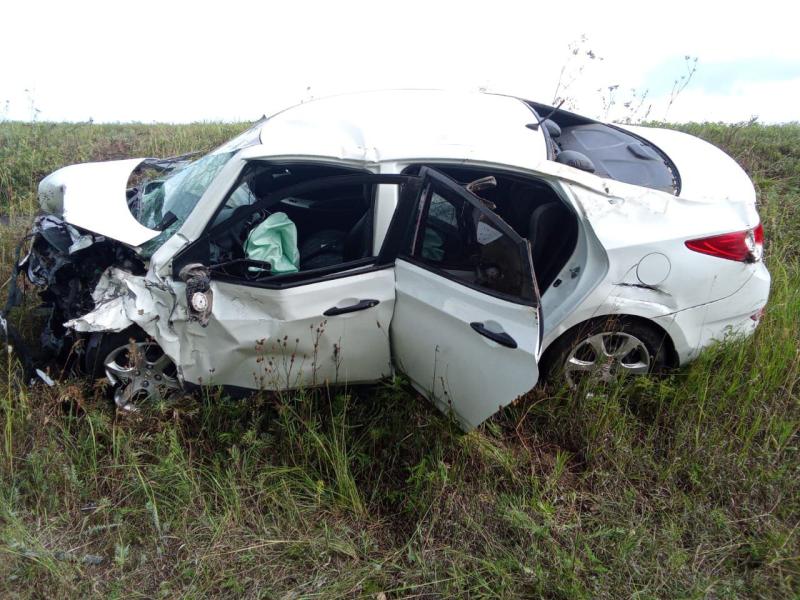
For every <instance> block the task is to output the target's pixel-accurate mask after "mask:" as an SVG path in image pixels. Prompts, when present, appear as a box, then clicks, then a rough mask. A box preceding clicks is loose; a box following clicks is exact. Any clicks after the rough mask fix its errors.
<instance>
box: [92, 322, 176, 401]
mask: <svg viewBox="0 0 800 600" xmlns="http://www.w3.org/2000/svg"><path fill="white" fill-rule="evenodd" d="M85 360H86V363H85V368H86V371H87V373H88V374H89V375H91V376H92V377H93V378H95V379H99V378H101V377H103V376H105V377H106V378H107V379H108V380H109V381H110V382H111V384H112V385H113V386H114V402H115V403H116V405H117V406H118V407H119V408H121V409H123V410H128V411H135V410H138V408H139V407H140V406H142V405H145V404H150V405H153V404H159V403H160V402H162V401H163V400H165V399H166V398H167V397H168V396H169V395H171V394H173V393H174V392H175V391H177V390H180V389H181V385H180V382H179V381H178V377H177V368H176V367H175V364H174V363H173V362H172V360H171V359H170V358H169V356H167V355H166V354H165V353H164V351H163V350H162V349H161V347H160V346H159V345H158V344H156V343H155V342H154V341H152V340H150V339H148V337H147V335H146V334H145V333H144V332H143V331H142V330H140V329H138V328H135V327H134V328H131V329H127V330H125V331H122V332H120V333H98V334H93V335H92V336H91V337H90V338H89V342H88V344H87V352H86V359H85Z"/></svg>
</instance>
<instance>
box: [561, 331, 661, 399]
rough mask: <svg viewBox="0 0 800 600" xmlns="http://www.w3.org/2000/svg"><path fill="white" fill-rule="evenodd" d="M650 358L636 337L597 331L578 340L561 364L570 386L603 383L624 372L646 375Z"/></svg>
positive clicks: (645, 348)
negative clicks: (592, 381) (584, 383)
mask: <svg viewBox="0 0 800 600" xmlns="http://www.w3.org/2000/svg"><path fill="white" fill-rule="evenodd" d="M651 365H652V357H651V356H650V352H649V351H648V350H647V346H646V345H645V344H644V342H643V341H642V340H640V339H639V338H637V337H635V336H633V335H630V334H629V333H622V332H618V331H615V332H605V333H598V334H595V335H592V336H589V337H587V338H586V339H584V340H582V341H580V342H579V343H578V344H577V345H576V346H575V347H574V348H573V349H572V351H571V352H570V353H569V355H568V356H567V360H566V361H565V363H564V377H565V378H566V380H567V383H568V384H569V386H570V387H573V388H574V387H577V386H578V385H579V384H580V383H581V382H582V381H585V380H587V379H589V380H592V379H594V380H599V381H601V382H604V383H608V382H611V381H614V380H615V379H617V378H618V377H620V376H625V375H646V374H647V373H648V372H649V371H650V367H651Z"/></svg>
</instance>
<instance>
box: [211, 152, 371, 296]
mask: <svg viewBox="0 0 800 600" xmlns="http://www.w3.org/2000/svg"><path fill="white" fill-rule="evenodd" d="M330 171H331V170H330V168H328V169H326V170H325V171H322V170H320V171H317V170H314V169H311V168H310V167H308V166H303V167H302V168H300V167H289V168H281V169H279V170H278V169H275V168H273V169H265V168H264V167H263V166H254V167H253V172H251V173H247V172H245V173H244V174H243V177H242V178H241V179H240V183H239V184H238V185H237V187H235V188H234V189H232V190H231V191H230V192H229V194H228V196H227V198H226V201H225V202H224V204H223V206H222V208H221V209H220V212H219V213H218V215H217V216H216V218H215V219H214V221H213V224H212V226H211V227H210V229H209V234H208V238H207V239H208V242H207V243H208V246H207V249H208V250H207V252H208V254H207V256H208V264H209V266H210V267H211V269H212V273H216V274H221V275H224V276H226V277H230V278H236V279H244V280H248V281H254V282H256V281H257V282H265V281H268V280H269V279H270V278H273V277H277V276H283V277H282V279H281V281H285V280H286V279H287V277H286V276H293V275H296V277H298V278H302V277H304V273H309V272H314V274H315V275H317V274H319V275H322V274H327V273H333V272H336V271H337V270H340V269H341V268H352V265H354V264H355V265H358V264H363V263H362V262H357V261H366V260H367V259H370V258H373V257H374V254H373V230H372V221H373V218H372V217H373V214H374V206H373V205H374V199H375V192H376V189H377V184H376V183H374V179H372V180H370V179H369V177H368V176H361V175H353V174H352V171H345V172H342V171H339V172H330ZM345 175H347V176H349V177H346V176H345ZM365 177H366V178H365ZM343 179H344V180H343ZM282 189H285V190H286V191H285V193H283V194H282V192H281V190H282ZM292 190H294V192H293V191H292ZM289 279H290V280H294V277H290V278H289Z"/></svg>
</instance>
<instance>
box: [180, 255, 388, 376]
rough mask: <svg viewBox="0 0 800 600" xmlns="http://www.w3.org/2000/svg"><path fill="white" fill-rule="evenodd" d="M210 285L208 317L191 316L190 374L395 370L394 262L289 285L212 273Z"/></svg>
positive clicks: (185, 348) (186, 369)
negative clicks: (215, 277)
mask: <svg viewBox="0 0 800 600" xmlns="http://www.w3.org/2000/svg"><path fill="white" fill-rule="evenodd" d="M211 291H212V298H213V305H212V312H211V315H210V318H209V320H208V325H207V326H206V327H202V326H201V325H200V324H199V323H197V322H188V323H185V324H184V327H185V334H186V338H187V341H189V343H188V344H182V346H181V353H182V356H181V360H180V363H181V365H182V369H183V375H184V378H185V379H186V380H187V381H190V382H192V383H205V384H214V385H231V386H236V387H244V388H253V389H290V388H297V387H304V386H314V385H323V384H326V383H336V382H340V383H342V382H348V383H360V382H368V381H375V380H377V379H380V378H381V377H383V376H385V375H388V374H390V373H391V360H390V355H389V344H388V330H389V324H390V321H391V318H392V313H393V308H394V274H393V272H392V269H391V268H383V269H379V270H370V271H367V272H361V273H358V274H352V275H348V276H343V277H338V278H336V279H331V280H327V281H321V282H316V283H310V284H307V285H300V286H297V287H292V288H286V289H264V288H257V287H250V286H247V285H242V284H235V283H228V282H219V281H212V283H211ZM337 308H338V309H340V310H339V311H336V310H334V311H332V310H331V309H337ZM356 309H357V310H356ZM326 312H328V313H329V314H328V316H326V315H325V313H326ZM331 312H333V313H334V314H331Z"/></svg>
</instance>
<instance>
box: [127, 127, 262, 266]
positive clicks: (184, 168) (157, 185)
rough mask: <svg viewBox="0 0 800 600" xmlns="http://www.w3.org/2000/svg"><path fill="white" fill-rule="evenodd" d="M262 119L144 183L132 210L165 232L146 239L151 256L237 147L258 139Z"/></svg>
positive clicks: (148, 224)
mask: <svg viewBox="0 0 800 600" xmlns="http://www.w3.org/2000/svg"><path fill="white" fill-rule="evenodd" d="M262 123H263V120H262V121H259V122H258V123H256V124H255V125H254V126H253V127H251V128H250V129H248V130H247V131H245V132H244V133H242V134H240V135H238V136H236V137H235V138H233V139H232V140H230V141H229V142H227V143H225V144H223V145H222V146H220V147H219V148H217V149H216V150H214V151H213V152H211V153H210V154H206V155H205V156H203V157H202V158H199V159H198V160H196V161H194V162H190V163H188V164H183V165H180V166H178V167H177V168H175V169H174V170H172V171H170V172H169V173H168V174H166V175H163V176H161V177H160V178H158V179H152V180H149V181H147V182H145V183H144V185H142V187H141V194H140V195H139V196H138V198H136V199H137V200H138V202H135V203H134V204H135V205H136V206H134V205H133V204H132V206H131V210H132V211H133V214H134V215H135V216H136V219H137V220H138V221H139V222H140V223H141V224H142V225H144V226H145V227H147V228H149V229H155V230H158V231H160V232H161V233H160V234H159V235H158V236H156V237H155V238H153V239H152V240H150V241H149V242H147V243H145V244H144V245H143V246H142V248H141V252H142V255H143V256H144V257H145V258H149V257H150V256H152V254H153V253H154V252H155V251H156V250H157V249H158V248H160V247H161V246H162V245H163V244H164V242H166V241H167V240H168V239H169V238H170V237H172V235H173V234H174V233H175V232H176V231H178V229H179V228H180V227H181V225H183V223H184V222H185V221H186V219H187V218H188V216H189V215H190V214H191V212H192V211H193V210H194V208H195V206H197V203H198V201H199V200H200V198H201V197H202V196H203V194H204V193H205V192H206V190H207V189H208V188H209V186H210V185H211V182H212V181H214V179H215V178H216V176H217V175H218V174H219V172H220V171H221V170H222V168H223V167H224V166H225V165H226V164H227V163H228V161H229V160H230V159H231V158H232V157H233V155H234V154H236V152H237V151H239V150H241V149H242V148H245V147H247V146H252V145H255V144H256V143H258V140H259V135H260V132H261V124H262Z"/></svg>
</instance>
